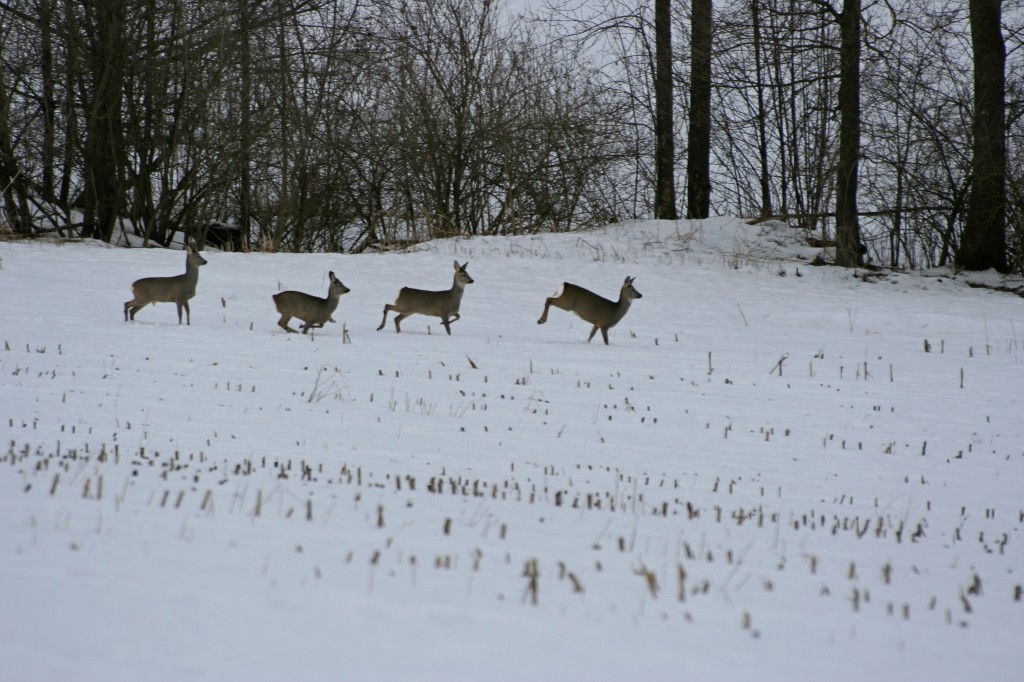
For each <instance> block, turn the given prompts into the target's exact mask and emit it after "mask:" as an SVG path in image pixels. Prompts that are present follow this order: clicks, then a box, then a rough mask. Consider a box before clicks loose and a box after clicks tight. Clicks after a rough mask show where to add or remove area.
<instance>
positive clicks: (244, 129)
mask: <svg viewBox="0 0 1024 682" xmlns="http://www.w3.org/2000/svg"><path fill="white" fill-rule="evenodd" d="M238 32H239V37H238V39H239V56H238V60H239V70H240V81H241V82H240V83H239V117H240V120H239V131H238V145H239V147H238V227H239V229H240V230H241V232H242V250H243V251H248V250H249V247H250V246H251V244H252V158H251V151H250V150H251V147H252V142H253V130H252V109H251V107H252V54H251V49H250V45H251V40H252V36H251V26H250V19H249V3H248V2H246V0H239V4H238Z"/></svg>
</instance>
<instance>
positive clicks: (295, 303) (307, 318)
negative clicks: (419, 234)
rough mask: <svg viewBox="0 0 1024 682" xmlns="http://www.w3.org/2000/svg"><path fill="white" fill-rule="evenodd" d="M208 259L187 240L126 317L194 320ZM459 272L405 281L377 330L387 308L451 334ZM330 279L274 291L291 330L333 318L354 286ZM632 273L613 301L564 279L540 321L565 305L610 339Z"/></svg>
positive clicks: (138, 290) (138, 289) (465, 279)
mask: <svg viewBox="0 0 1024 682" xmlns="http://www.w3.org/2000/svg"><path fill="white" fill-rule="evenodd" d="M202 265H206V259H205V258H203V257H202V256H201V255H199V250H198V249H197V248H196V247H195V245H193V244H189V245H188V247H187V249H186V253H185V272H184V274H181V275H176V276H174V277H144V278H143V279H139V280H136V281H135V282H134V283H133V284H132V294H133V298H132V300H130V301H125V304H124V319H125V321H127V320H129V319H132V320H134V319H135V313H137V312H138V311H139V310H141V309H142V308H144V307H146V306H147V305H149V304H150V303H175V304H177V306H178V324H181V311H182V310H184V311H185V319H186V324H189V325H191V324H192V312H191V311H190V310H189V307H188V302H189V300H190V299H191V298H192V297H193V296H195V295H196V285H197V284H198V283H199V267H200V266H202ZM454 265H455V278H454V280H453V281H452V288H451V289H445V290H444V291H425V290H423V289H413V288H411V287H402V289H401V291H399V292H398V297H397V298H396V299H395V302H394V303H388V304H387V305H385V306H384V317H383V319H381V321H380V326H379V327H377V331H380V330H381V329H383V328H384V325H385V324H386V323H387V321H388V313H389V312H394V313H396V315H395V317H394V320H395V331H396V332H401V331H402V326H401V323H402V320H404V319H405V318H407V317H409V316H410V315H429V316H431V317H439V318H441V324H443V325H444V330H445V331H446V332H448V334H449V336H450V335H451V333H452V328H451V324H452V323H453V322H455V321H456V320H458V319H460V317H461V316H460V315H459V306H460V305H461V304H462V293H463V291H464V290H465V288H466V285H467V284H472V283H473V278H472V277H470V276H469V272H468V271H467V270H466V268H467V266H468V265H469V263H468V262H466V263H463V264H462V265H459V262H458V261H455V263H454ZM328 274H329V277H330V280H331V283H330V286H329V288H328V290H327V297H326V298H320V297H318V296H313V295H311V294H306V293H303V292H301V291H282V292H280V293H278V294H274V297H273V298H274V305H275V306H276V307H277V312H279V313H281V319H279V320H278V321H277V324H278V326H279V327H281V329H284V330H285V331H287V332H291V333H295V330H294V329H292V328H291V327H289V326H288V323H289V322H290V321H291V319H292V318H293V317H294V318H297V319H299V320H302V326H301V329H302V333H303V334H305V333H307V332H308V331H309V330H310V329H317V328H319V327H323V326H324V325H325V324H326V323H328V322H334V318H333V317H332V315H333V314H334V311H335V309H337V307H338V300H339V299H340V298H341V296H342V294H347V293H348V292H349V291H350V289H349V288H348V287H346V286H345V285H344V284H342V283H341V280H340V279H338V278H337V277H335V275H334V273H333V272H331V273H328ZM633 279H634V278H632V277H627V278H626V281H625V282H623V284H622V290H621V291H620V292H619V300H618V301H609V300H608V299H607V298H604V297H603V296H598V295H597V294H595V293H593V292H591V291H588V290H587V289H584V288H583V287H580V286H576V285H575V284H571V283H569V282H565V283H563V284H562V286H561V287H559V289H558V291H557V292H555V295H554V296H551V297H550V298H548V299H547V300H546V301H544V312H543V314H541V316H540V319H539V320H537V324H544V323H545V322H547V319H548V309H549V308H550V307H551V306H555V307H556V308H561V309H562V310H567V311H570V312H573V313H575V314H576V315H577V316H579V317H580V318H581V319H583V320H585V321H587V322H589V323H590V324H592V325H594V327H593V329H591V330H590V336H588V337H587V341H590V340H591V339H593V338H594V334H596V333H597V330H598V329H600V330H601V336H602V337H603V338H604V342H605V344H606V345H607V343H608V330H609V329H611V328H612V327H614V326H615V325H616V324H618V323H619V320H621V319H622V318H623V317H624V316H625V315H626V311H628V310H629V306H630V304H631V303H632V302H633V300H634V299H637V298H642V296H641V294H640V292H639V291H637V290H636V289H635V288H634V287H633Z"/></svg>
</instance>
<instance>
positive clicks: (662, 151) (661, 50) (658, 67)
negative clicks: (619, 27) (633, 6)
mask: <svg viewBox="0 0 1024 682" xmlns="http://www.w3.org/2000/svg"><path fill="white" fill-rule="evenodd" d="M703 1H705V0H698V2H703ZM706 2H707V4H708V9H709V15H710V5H711V3H710V0H706ZM708 19H709V21H710V16H709V17H708ZM654 43H655V58H654V168H655V180H654V217H655V218H661V219H663V220H675V219H677V218H678V217H679V213H678V212H677V211H676V180H675V163H676V158H675V157H676V151H675V149H676V147H675V130H674V126H673V123H672V120H673V116H672V113H673V109H674V107H675V104H674V102H673V99H672V81H673V79H672V0H654ZM708 57H709V58H710V54H709V55H708ZM708 94H709V95H710V82H709V83H708ZM691 129H692V123H691ZM706 151H707V150H706V149H705V152H706ZM706 159H707V156H706V153H705V161H706Z"/></svg>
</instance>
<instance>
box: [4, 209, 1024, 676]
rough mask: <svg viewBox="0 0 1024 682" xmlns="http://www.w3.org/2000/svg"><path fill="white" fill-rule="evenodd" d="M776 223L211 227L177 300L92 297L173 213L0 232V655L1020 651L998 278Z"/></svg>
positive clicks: (435, 668)
mask: <svg viewBox="0 0 1024 682" xmlns="http://www.w3.org/2000/svg"><path fill="white" fill-rule="evenodd" d="M796 236H797V235H796V234H794V233H793V231H791V230H790V229H789V228H786V227H784V226H781V225H768V226H748V225H745V224H743V223H742V222H740V221H738V220H734V219H717V220H711V221H705V222H704V223H701V224H690V223H688V222H685V221H680V222H678V223H671V222H643V223H630V224H626V225H616V226H610V227H608V228H606V229H602V230H596V231H590V232H586V233H574V234H565V235H538V236H524V237H517V238H479V239H472V240H459V241H442V242H435V243H431V244H427V245H424V246H423V247H422V248H421V249H420V250H418V251H417V252H414V253H388V254H364V255H359V256H347V255H286V254H228V253H218V252H212V251H207V252H204V254H203V255H204V257H205V258H206V259H207V261H208V264H207V265H206V266H204V267H203V268H202V269H201V271H200V278H199V286H198V293H197V295H196V297H195V298H194V299H193V300H192V303H191V312H192V324H191V326H185V325H182V326H179V325H178V324H177V314H176V311H175V307H174V305H173V304H167V303H164V304H159V305H157V306H155V307H147V308H145V309H143V310H141V311H140V312H139V313H138V315H137V317H136V319H135V321H134V322H125V321H124V319H123V312H122V310H123V304H124V302H125V301H126V300H128V299H129V298H131V289H130V285H131V283H132V281H133V280H135V279H137V278H139V277H143V276H154V275H176V274H179V273H181V272H182V271H183V270H184V262H185V257H184V255H183V253H182V252H180V251H173V252H172V251H162V250H142V249H116V248H108V247H106V246H105V245H102V244H96V243H74V244H63V245H56V244H47V243H38V242H26V243H0V290H2V292H3V295H2V296H0V429H2V433H3V435H4V441H5V446H4V447H3V449H2V451H0V660H3V661H4V664H3V667H4V673H3V678H4V679H8V680H20V681H32V680H247V681H250V682H251V681H253V680H284V679H296V680H446V681H450V680H484V679H488V680H624V679H632V680H645V681H652V680H680V679H691V680H751V679H758V680H824V679H827V680H866V679H880V680H885V679H927V680H964V679H984V680H1016V679H1020V674H1021V672H1020V671H1021V670H1022V668H1024V647H1022V646H1021V637H1022V635H1024V594H1022V590H1024V537H1022V532H1021V529H1022V526H1024V393H1022V390H1021V387H1022V386H1024V300H1022V299H1021V298H1019V297H1016V296H1013V295H1010V294H1007V293H999V292H994V291H991V290H987V289H976V288H970V287H968V286H966V284H965V282H964V281H963V280H962V279H958V278H955V277H954V278H951V277H949V276H944V275H945V273H930V275H931V276H927V277H926V276H923V275H921V274H884V275H879V274H878V273H869V274H870V275H871V276H861V275H860V274H858V273H854V272H853V271H847V270H842V269H836V268H830V267H813V266H811V265H810V264H809V261H810V259H811V258H813V256H814V254H815V252H814V251H813V250H810V249H806V248H803V247H801V246H799V243H798V241H797V239H796ZM455 259H458V261H459V262H460V263H461V262H467V261H468V271H469V273H470V275H471V276H472V278H473V279H474V280H475V281H474V283H473V284H470V285H468V286H467V287H466V291H465V296H464V298H463V301H462V308H461V315H462V319H461V320H459V321H458V322H457V323H455V324H454V325H453V326H452V335H451V336H447V335H446V334H445V333H444V330H443V328H442V327H441V325H440V324H439V320H437V319H429V318H425V317H420V316H416V317H410V318H409V319H407V320H405V321H404V322H403V324H402V333H401V334H396V333H395V332H394V328H393V326H392V324H391V322H390V321H389V322H388V324H387V326H386V327H385V329H384V330H383V331H380V332H377V331H375V330H376V327H377V325H378V324H379V323H380V320H381V312H382V308H383V306H384V304H385V303H390V302H392V301H393V300H394V298H395V296H396V294H397V293H398V290H399V289H400V288H401V287H403V286H413V287H418V288H424V289H444V288H447V287H448V286H450V284H451V281H452V274H453V273H452V261H453V260H455ZM328 271H334V272H335V273H336V274H337V275H338V277H339V278H340V279H341V280H342V281H343V282H344V284H345V285H346V286H347V287H348V288H350V289H351V292H350V293H348V294H346V295H344V296H343V297H342V298H341V303H340V305H339V307H338V309H337V311H336V312H335V313H334V318H335V319H336V320H337V324H328V325H327V326H326V327H324V328H323V329H321V330H317V331H315V332H314V333H312V334H310V335H301V334H286V333H284V332H283V331H282V330H281V329H279V328H278V327H277V325H276V323H277V319H278V315H277V313H276V312H275V310H274V305H273V302H272V300H271V296H272V295H273V294H274V293H276V292H278V291H281V290H285V289H296V290H301V291H306V292H309V293H314V294H316V295H318V296H323V295H325V294H326V291H327V273H328ZM626 276H635V277H636V282H635V286H636V288H637V289H638V290H639V291H640V292H641V293H642V294H643V298H642V299H639V300H637V301H635V302H634V304H633V306H632V308H631V310H630V311H629V313H628V314H627V315H626V317H625V318H624V319H623V321H622V322H621V323H620V324H619V325H618V326H617V327H615V328H614V329H612V330H611V333H610V341H611V344H610V345H608V346H605V345H604V344H602V343H601V341H600V335H598V336H597V338H596V339H595V341H594V342H593V343H589V344H588V343H587V342H586V337H587V335H588V334H589V331H590V325H588V324H586V323H584V322H583V321H581V320H579V319H577V318H575V317H574V316H572V315H570V314H569V313H566V312H563V311H561V310H557V309H552V310H551V313H550V316H549V319H548V322H547V323H546V324H545V325H543V326H538V325H537V324H536V321H537V318H538V317H539V315H540V313H541V311H542V309H543V304H544V300H545V298H546V297H547V296H550V295H551V294H552V293H553V292H554V291H555V290H556V289H557V288H558V286H559V285H560V284H561V283H562V282H563V281H566V280H568V281H571V282H574V283H576V284H579V285H582V286H585V287H587V288H589V289H591V290H593V291H595V292H597V293H599V294H602V295H604V296H606V297H609V298H616V297H617V295H618V291H619V287H620V286H621V285H622V282H623V279H624V278H625V277H626ZM294 324H295V322H294V321H293V325H294Z"/></svg>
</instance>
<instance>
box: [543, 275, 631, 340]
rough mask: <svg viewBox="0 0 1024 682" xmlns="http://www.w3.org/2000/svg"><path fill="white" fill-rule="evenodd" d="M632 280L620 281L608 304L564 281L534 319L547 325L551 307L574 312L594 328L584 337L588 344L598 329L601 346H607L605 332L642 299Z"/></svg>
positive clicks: (603, 299) (606, 333)
mask: <svg viewBox="0 0 1024 682" xmlns="http://www.w3.org/2000/svg"><path fill="white" fill-rule="evenodd" d="M634 279H635V278H634V277H627V278H626V281H625V282H623V284H622V290H621V291H620V292H619V300H618V301H609V300H608V299H607V298H605V297H604V296H598V295H597V294H595V293H594V292H592V291H588V290H587V289H584V288H583V287H580V286H576V285H575V284H570V283H569V282H565V283H564V284H562V286H561V287H559V289H558V291H556V292H555V295H554V296H552V297H550V298H548V299H547V300H546V301H544V313H543V314H542V315H541V316H540V319H539V320H537V324H544V323H545V322H547V321H548V308H550V307H551V306H555V307H556V308H561V309H562V310H567V311H569V312H571V313H576V316H577V317H579V318H581V319H583V320H584V321H586V322H589V323H590V324H592V325H594V328H593V329H591V330H590V336H588V337H587V342H588V343H589V342H590V341H591V339H593V338H594V334H596V333H597V330H598V329H600V330H601V336H602V337H604V344H605V345H606V346H607V345H608V330H609V329H611V328H612V327H614V326H615V325H617V324H618V323H619V320H621V319H622V318H623V317H625V315H626V312H628V311H629V306H630V304H631V303H632V302H633V301H635V300H636V299H638V298H643V294H641V293H640V292H639V291H637V290H636V288H634V287H633V280H634Z"/></svg>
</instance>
